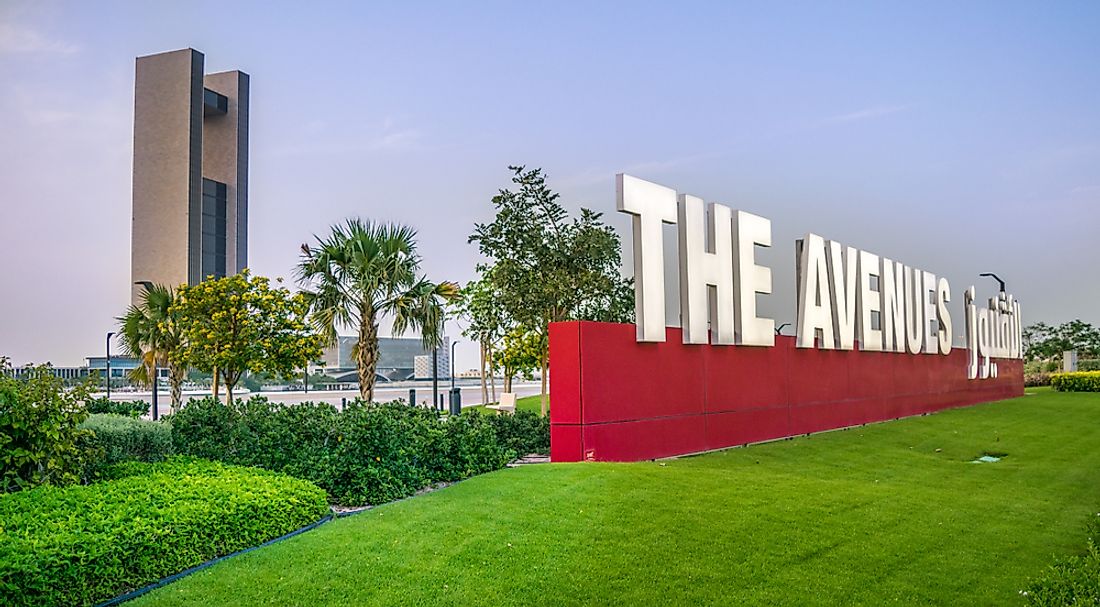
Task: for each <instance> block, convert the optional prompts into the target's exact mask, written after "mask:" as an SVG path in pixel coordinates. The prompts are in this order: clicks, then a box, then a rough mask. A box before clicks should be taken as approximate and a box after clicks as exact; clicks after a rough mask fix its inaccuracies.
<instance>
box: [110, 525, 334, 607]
mask: <svg viewBox="0 0 1100 607" xmlns="http://www.w3.org/2000/svg"><path fill="white" fill-rule="evenodd" d="M353 514H355V513H353ZM334 516H335V515H334V514H333V513H332V512H329V514H327V515H325V516H323V517H321V519H320V520H317V521H315V522H313V523H310V524H308V525H306V526H305V527H302V528H300V529H295V530H294V531H291V532H290V533H287V534H286V535H281V536H279V537H277V538H273V539H270V540H267V541H266V542H264V543H262V544H257V545H255V546H250V547H248V548H242V549H241V550H238V551H236V552H231V553H229V554H224V555H222V556H219V557H217V558H214V559H210V560H209V561H206V562H205V563H199V564H198V565H195V566H194V567H191V568H190V569H184V570H183V571H181V572H179V573H174V574H172V575H170V576H168V577H166V578H162V579H160V580H158V581H156V582H153V583H152V584H149V585H147V586H142V587H141V588H138V589H137V590H131V591H130V592H127V593H126V594H120V595H118V596H116V597H115V598H113V599H108V600H106V601H104V602H102V603H96V605H95V607H114V606H115V605H121V604H122V603H125V602H126V601H130V600H133V599H136V598H138V597H139V596H142V595H143V594H147V593H149V592H152V591H154V590H156V589H157V588H161V587H163V586H167V585H168V584H171V583H172V582H175V581H177V580H180V579H183V578H185V577H187V576H189V575H191V574H192V573H198V572H199V571H202V570H203V569H206V568H207V567H211V566H213V565H216V564H217V563H219V562H221V561H224V560H225V559H228V558H232V557H234V556H237V555H239V554H245V553H246V552H252V551H253V550H256V549H259V548H263V547H264V546H270V545H271V544H274V543H276V542H281V541H283V540H285V539H290V538H292V537H294V536H296V535H299V534H302V533H305V532H306V531H310V530H313V529H316V528H317V527H320V526H321V525H323V524H325V523H327V522H329V521H331V520H332V519H333V517H334Z"/></svg>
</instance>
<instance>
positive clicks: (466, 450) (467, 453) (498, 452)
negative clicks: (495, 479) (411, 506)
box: [426, 411, 516, 481]
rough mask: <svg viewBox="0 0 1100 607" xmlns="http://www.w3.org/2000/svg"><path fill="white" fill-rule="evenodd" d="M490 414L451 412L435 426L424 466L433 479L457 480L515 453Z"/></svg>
mask: <svg viewBox="0 0 1100 607" xmlns="http://www.w3.org/2000/svg"><path fill="white" fill-rule="evenodd" d="M490 419H491V417H489V416H487V415H482V414H480V413H478V412H476V411H466V412H464V413H463V414H462V415H452V416H450V417H448V418H447V419H446V421H444V422H443V423H442V424H441V425H440V426H438V427H437V428H436V429H435V432H434V433H433V434H432V436H431V441H430V443H429V445H428V454H429V457H430V460H429V461H428V462H426V465H427V466H428V467H429V470H430V471H431V477H432V480H434V481H456V480H459V479H463V478H467V477H470V476H474V475H476V474H482V473H484V472H490V471H492V470H497V469H499V468H503V467H504V466H505V464H507V463H508V461H509V460H511V459H512V458H514V457H515V455H516V452H515V451H514V450H509V449H508V448H507V447H506V446H505V445H503V444H502V443H501V442H500V440H499V438H498V436H497V432H496V429H495V428H494V427H493V425H492V423H491V422H490Z"/></svg>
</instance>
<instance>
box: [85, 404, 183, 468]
mask: <svg viewBox="0 0 1100 607" xmlns="http://www.w3.org/2000/svg"><path fill="white" fill-rule="evenodd" d="M80 427H81V428H83V429H85V430H91V431H92V434H91V435H89V436H87V437H86V438H85V439H84V440H85V443H86V444H87V446H88V447H89V448H91V449H93V450H94V451H95V453H94V454H93V455H91V456H90V457H89V464H88V468H87V470H86V472H85V478H87V479H94V478H96V477H98V476H99V475H100V474H101V473H102V472H103V469H104V468H105V467H107V466H110V465H113V464H117V463H119V462H125V461H131V460H135V461H141V462H158V461H161V460H163V459H165V458H166V457H168V456H170V455H172V453H173V448H172V426H171V424H170V423H169V422H160V421H156V422H154V421H148V420H143V419H135V418H133V417H129V416H125V415H114V414H96V415H90V416H88V419H87V420H85V421H84V423H82V424H80Z"/></svg>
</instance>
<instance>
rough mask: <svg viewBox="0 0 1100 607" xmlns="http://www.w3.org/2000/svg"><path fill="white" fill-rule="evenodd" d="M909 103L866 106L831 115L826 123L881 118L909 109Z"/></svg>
mask: <svg viewBox="0 0 1100 607" xmlns="http://www.w3.org/2000/svg"><path fill="white" fill-rule="evenodd" d="M908 108H909V106H907V105H881V106H876V107H869V108H864V109H862V110H856V111H854V112H849V113H847V114H839V115H836V116H830V117H829V118H826V119H825V122H826V123H830V124H836V123H841V122H856V121H857V120H867V119H869V118H879V117H881V116H889V115H890V114H896V113H898V112H902V111H905V110H906V109H908Z"/></svg>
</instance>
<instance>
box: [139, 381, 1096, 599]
mask: <svg viewBox="0 0 1100 607" xmlns="http://www.w3.org/2000/svg"><path fill="white" fill-rule="evenodd" d="M1098 404H1100V400H1098V397H1097V395H1095V394H1088V393H1080V394H1068V393H1058V392H1054V391H1052V390H1050V389H1040V390H1037V391H1035V393H1034V394H1033V395H1029V396H1026V397H1023V398H1018V399H1014V400H1011V401H1005V402H999V403H989V404H984V405H978V406H974V407H967V408H962V409H955V410H950V411H945V412H942V413H937V414H935V415H930V416H926V417H916V418H910V419H904V420H900V421H895V422H889V423H882V424H874V425H868V426H866V427H862V428H852V429H848V430H842V431H836V432H829V433H825V434H819V435H813V436H810V437H800V438H795V439H792V440H786V441H779V442H774V443H769V444H763V445H754V446H750V447H748V448H743V449H731V450H727V451H723V452H719V453H712V454H707V455H703V456H698V457H690V458H683V459H677V460H670V461H661V462H640V463H634V464H602V463H601V464H593V463H581V464H561V465H543V466H523V467H520V468H518V469H511V470H505V471H500V472H494V473H492V474H488V475H483V476H479V477H476V478H473V479H470V480H468V481H465V482H462V483H458V484H456V485H454V486H452V487H449V488H447V489H446V490H444V491H438V492H433V493H430V494H427V495H423V496H419V497H416V498H414V499H410V500H404V501H402V502H399V503H395V504H389V505H386V506H382V507H380V508H376V509H374V510H371V511H368V512H366V513H364V514H361V515H358V516H354V517H350V518H347V519H342V520H338V521H335V522H333V523H330V524H327V525H324V526H322V527H320V528H318V529H317V530H315V531H311V532H309V533H307V534H304V535H302V536H299V537H297V538H294V539H293V540H291V541H287V542H279V543H277V544H275V545H273V546H269V547H265V548H263V549H261V550H257V551H255V552H253V553H250V554H249V555H247V556H245V557H242V558H234V559H230V560H228V561H226V562H223V563H220V564H218V565H216V566H214V567H211V568H210V569H207V570H205V571H202V572H199V573H197V574H195V575H193V576H189V577H188V578H186V579H184V580H181V581H180V582H177V583H174V584H172V585H171V586H169V587H166V588H162V589H159V590H157V591H154V592H152V593H150V594H148V595H146V596H144V597H142V598H140V599H138V600H137V601H136V604H135V607H139V606H141V607H144V606H148V605H158V606H166V605H172V606H175V605H178V606H185V605H220V604H233V605H239V606H242V607H247V606H251V605H275V604H278V605H309V606H311V607H314V606H318V607H323V606H326V605H328V606H338V605H339V606H342V605H432V604H447V605H548V606H550V605H574V604H575V605H587V604H592V605H649V604H654V603H657V602H659V603H661V604H667V605H707V604H711V605H716V604H741V605H798V606H802V605H845V604H863V605H882V604H900V605H1023V604H1025V603H1026V602H1027V600H1028V599H1030V598H1031V597H1032V596H1034V595H1033V594H1029V595H1028V596H1027V597H1025V596H1024V595H1022V594H1021V591H1024V592H1031V591H1035V592H1039V590H1040V589H1039V588H1038V587H1033V585H1032V582H1031V580H1036V579H1038V578H1040V577H1042V576H1044V575H1045V572H1047V571H1048V566H1049V565H1050V564H1051V563H1053V562H1055V559H1054V555H1065V556H1069V555H1075V554H1077V555H1080V554H1083V553H1085V551H1086V546H1085V538H1086V535H1085V529H1084V526H1083V525H1084V523H1085V521H1086V520H1087V519H1088V518H1089V517H1094V518H1095V517H1096V513H1097V511H1098V510H1097V506H1098V505H1100V451H1098V450H1097V449H1096V445H1097V444H1100V406H1098ZM983 453H1000V454H1007V455H1006V457H1003V458H1002V459H1001V461H999V462H997V463H993V464H982V465H977V464H973V463H971V462H972V461H973V460H974V459H975V458H976V457H977V456H979V455H981V454H983ZM1080 562H1084V561H1083V560H1082V561H1080ZM1086 564H1087V563H1086ZM1090 571H1094V569H1088V567H1084V568H1073V569H1072V570H1070V569H1069V568H1067V577H1066V578H1065V579H1064V580H1063V581H1057V582H1056V584H1057V588H1058V589H1059V590H1057V591H1058V592H1061V591H1062V590H1061V589H1065V588H1067V587H1069V586H1071V585H1074V584H1076V585H1077V587H1081V586H1083V585H1085V584H1088V583H1090V581H1091V580H1095V579H1096V578H1095V577H1093V578H1088V577H1087V575H1088V573H1089V572H1090ZM1047 577H1050V576H1047ZM1063 582H1064V583H1063ZM1035 604H1057V603H1049V602H1048V603H1043V602H1036V603H1035Z"/></svg>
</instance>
